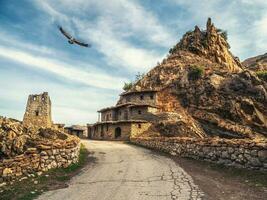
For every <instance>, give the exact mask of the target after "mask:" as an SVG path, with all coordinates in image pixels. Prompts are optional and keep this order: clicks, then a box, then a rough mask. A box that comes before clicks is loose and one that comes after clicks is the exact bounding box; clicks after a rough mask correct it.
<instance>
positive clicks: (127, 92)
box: [120, 89, 158, 96]
mask: <svg viewBox="0 0 267 200" xmlns="http://www.w3.org/2000/svg"><path fill="white" fill-rule="evenodd" d="M146 92H158V90H152V89H147V90H140V91H138V90H134V91H126V92H123V93H121V94H120V96H124V95H127V94H134V93H146Z"/></svg>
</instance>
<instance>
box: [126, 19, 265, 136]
mask: <svg viewBox="0 0 267 200" xmlns="http://www.w3.org/2000/svg"><path fill="white" fill-rule="evenodd" d="M243 68H244V67H243V66H242V65H241V63H240V62H239V59H238V58H236V57H234V56H233V55H232V54H231V52H230V51H229V44H228V43H227V41H226V40H225V39H224V38H223V37H222V35H221V33H220V32H219V31H218V29H216V27H215V26H214V25H213V24H212V23H211V20H210V19H209V20H208V22H207V29H206V30H205V31H201V30H200V29H199V28H198V27H195V30H194V31H192V32H188V33H186V34H185V35H184V36H183V38H182V39H181V41H180V42H179V43H178V44H177V45H175V46H174V47H173V48H172V49H171V50H170V55H169V56H168V57H167V58H166V59H164V60H163V62H162V63H161V64H159V65H158V66H156V67H155V68H154V69H152V70H151V71H150V72H148V73H147V74H146V76H145V77H144V78H143V79H141V80H140V81H139V82H137V83H136V84H135V85H134V86H133V88H132V89H131V90H143V89H157V90H159V91H160V92H159V95H161V94H164V95H163V96H164V98H162V99H165V100H160V99H159V105H160V107H161V110H162V112H167V113H168V112H174V113H178V114H179V115H180V119H179V120H173V119H172V118H169V123H170V124H173V123H174V122H175V123H176V124H178V125H177V129H176V131H174V134H178V135H182V131H183V130H191V132H193V133H195V134H194V135H195V136H198V137H199V136H200V137H208V136H219V137H227V138H251V139H255V138H265V137H267V109H266V108H267V85H266V83H264V82H263V81H262V80H260V79H259V78H258V77H257V76H256V75H255V73H254V72H252V71H249V70H246V69H243ZM161 96H162V95H161ZM166 108H168V109H166ZM160 121H161V120H160V118H159V119H158V121H157V122H155V123H156V124H158V123H160ZM180 122H186V123H182V126H181V125H179V124H181V123H180ZM164 123H165V124H168V123H166V120H165V121H164ZM155 126H156V125H155ZM166 129H168V127H166ZM175 132H176V133H175Z"/></svg>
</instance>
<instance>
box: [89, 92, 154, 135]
mask: <svg viewBox="0 0 267 200" xmlns="http://www.w3.org/2000/svg"><path fill="white" fill-rule="evenodd" d="M157 112H158V106H157V91H156V90H142V91H129V92H124V93H122V94H121V95H120V99H119V101H118V102H117V104H116V105H115V106H112V107H108V108H103V109H101V110H99V111H98V113H99V120H98V122H97V123H95V124H93V125H89V124H88V125H87V127H88V137H89V138H92V139H105V140H128V139H129V138H130V136H137V135H140V134H142V133H144V132H145V131H147V130H148V129H149V127H150V126H151V121H152V120H153V118H154V117H155V114H156V113H157Z"/></svg>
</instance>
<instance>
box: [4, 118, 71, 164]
mask: <svg viewBox="0 0 267 200" xmlns="http://www.w3.org/2000/svg"><path fill="white" fill-rule="evenodd" d="M68 137H69V135H68V134H66V133H64V132H60V131H57V130H53V129H49V128H35V127H24V126H23V125H22V122H20V121H18V120H15V119H10V118H4V117H1V116H0V160H1V159H3V158H12V157H14V156H17V155H21V154H22V153H24V152H25V151H26V150H27V149H28V148H31V147H35V146H36V145H37V143H39V142H45V141H48V142H49V141H52V140H56V139H60V140H66V139H68Z"/></svg>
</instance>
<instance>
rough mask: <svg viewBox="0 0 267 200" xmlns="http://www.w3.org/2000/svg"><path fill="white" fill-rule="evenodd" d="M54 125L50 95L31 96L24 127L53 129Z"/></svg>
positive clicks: (45, 93)
mask: <svg viewBox="0 0 267 200" xmlns="http://www.w3.org/2000/svg"><path fill="white" fill-rule="evenodd" d="M52 124H53V123H52V118H51V100H50V97H49V95H48V93H47V92H44V93H42V94H39V95H38V94H34V95H29V97H28V102H27V107H26V112H25V114H24V118H23V125H24V126H36V127H51V126H52Z"/></svg>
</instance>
